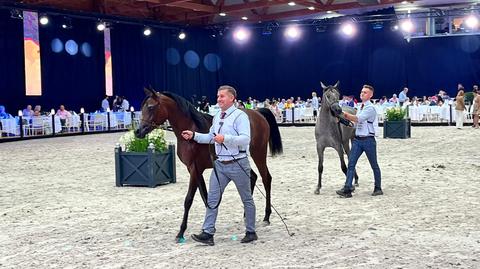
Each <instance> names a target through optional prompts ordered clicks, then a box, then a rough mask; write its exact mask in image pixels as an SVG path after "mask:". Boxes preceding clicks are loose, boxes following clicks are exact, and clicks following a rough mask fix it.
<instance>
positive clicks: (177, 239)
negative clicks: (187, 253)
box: [175, 236, 187, 244]
mask: <svg viewBox="0 0 480 269" xmlns="http://www.w3.org/2000/svg"><path fill="white" fill-rule="evenodd" d="M186 241H187V240H185V237H183V236H177V237H175V242H176V243H177V244H183V243H185V242H186Z"/></svg>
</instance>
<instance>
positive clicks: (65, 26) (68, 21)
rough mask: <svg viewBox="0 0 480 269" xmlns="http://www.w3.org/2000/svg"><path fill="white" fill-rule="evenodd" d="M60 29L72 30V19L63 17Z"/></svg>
mask: <svg viewBox="0 0 480 269" xmlns="http://www.w3.org/2000/svg"><path fill="white" fill-rule="evenodd" d="M62 28H63V29H72V28H73V26H72V19H70V18H68V17H63V23H62Z"/></svg>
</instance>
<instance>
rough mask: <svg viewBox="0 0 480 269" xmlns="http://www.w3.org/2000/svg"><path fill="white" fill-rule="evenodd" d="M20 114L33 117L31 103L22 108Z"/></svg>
mask: <svg viewBox="0 0 480 269" xmlns="http://www.w3.org/2000/svg"><path fill="white" fill-rule="evenodd" d="M22 114H23V116H24V117H27V118H29V117H33V110H32V105H28V106H27V107H26V108H24V109H23V110H22Z"/></svg>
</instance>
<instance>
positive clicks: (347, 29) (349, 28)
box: [341, 22, 356, 37]
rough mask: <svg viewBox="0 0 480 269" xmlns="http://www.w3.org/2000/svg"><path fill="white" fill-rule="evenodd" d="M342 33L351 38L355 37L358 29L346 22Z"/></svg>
mask: <svg viewBox="0 0 480 269" xmlns="http://www.w3.org/2000/svg"><path fill="white" fill-rule="evenodd" d="M341 31H342V33H343V34H344V35H346V36H348V37H350V36H353V35H355V32H356V28H355V25H353V23H351V22H346V23H343V24H342V27H341Z"/></svg>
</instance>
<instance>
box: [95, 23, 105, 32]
mask: <svg viewBox="0 0 480 269" xmlns="http://www.w3.org/2000/svg"><path fill="white" fill-rule="evenodd" d="M105 28H107V25H106V24H105V22H103V21H101V22H99V23H98V24H97V30H98V31H103V30H105Z"/></svg>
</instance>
